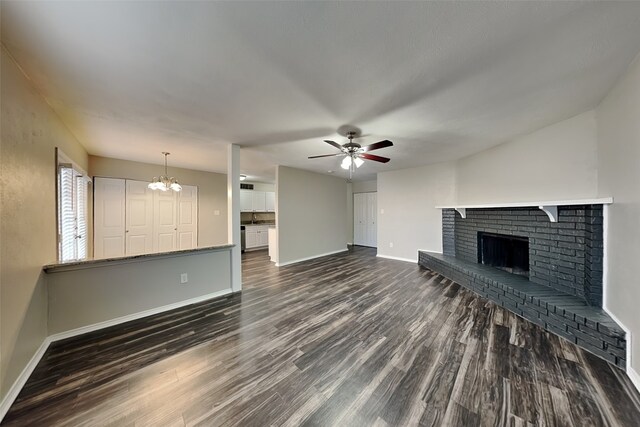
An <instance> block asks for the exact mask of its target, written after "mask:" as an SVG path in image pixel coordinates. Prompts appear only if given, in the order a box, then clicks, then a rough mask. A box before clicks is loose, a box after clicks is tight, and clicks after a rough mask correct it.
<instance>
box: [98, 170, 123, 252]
mask: <svg viewBox="0 0 640 427" xmlns="http://www.w3.org/2000/svg"><path fill="white" fill-rule="evenodd" d="M93 188H94V190H93V191H94V207H93V209H94V211H93V212H94V214H93V216H94V229H95V232H94V244H93V252H94V253H93V256H94V258H96V259H101V258H113V257H120V256H124V255H125V254H126V252H125V248H126V245H125V181H124V180H123V179H113V178H95V180H94V187H93Z"/></svg>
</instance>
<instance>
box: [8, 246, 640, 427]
mask: <svg viewBox="0 0 640 427" xmlns="http://www.w3.org/2000/svg"><path fill="white" fill-rule="evenodd" d="M243 273H244V290H243V293H242V294H241V295H234V296H230V297H227V298H223V299H219V300H216V301H212V302H207V303H201V304H197V305H193V306H189V307H185V308H182V309H178V310H174V311H172V312H169V313H164V314H160V315H156V316H152V317H148V318H145V319H141V320H138V321H133V322H129V323H127V324H124V325H119V326H116V327H113V328H109V329H106V330H102V331H99V332H96V333H91V334H86V335H83V336H80V337H75V338H72V339H69V340H66V341H62V342H57V343H54V344H53V345H52V346H51V347H50V349H49V350H48V351H47V353H46V355H45V357H44V358H43V360H42V361H41V363H40V364H39V365H38V367H37V369H36V370H35V372H34V373H33V375H32V377H31V378H30V380H29V381H28V383H27V385H26V386H25V388H24V390H23V391H22V393H21V394H20V396H19V397H18V399H17V400H16V402H15V403H14V405H13V406H12V408H11V410H10V412H9V413H8V414H7V416H6V417H5V420H4V422H3V425H4V424H6V425H34V426H49V425H68V426H79V425H92V426H93V425H113V426H128V425H131V426H133V425H135V426H173V425H178V426H182V425H207V426H228V425H241V426H269V425H278V426H279V425H290V426H294V425H322V426H361V425H362V426H369V425H375V426H386V425H390V426H391V425H393V426H411V425H425V426H475V425H482V426H489V425H490V426H502V425H509V426H526V425H540V426H543V425H544V426H556V425H557V426H572V425H576V426H582V425H584V426H587V425H588V426H601V425H602V426H617V425H624V426H639V425H640V396H639V395H638V393H637V392H636V391H635V389H634V388H633V386H632V384H631V382H630V381H629V379H628V378H627V377H626V376H625V374H624V372H622V371H620V370H618V369H617V368H615V367H613V366H611V365H609V364H607V363H606V362H604V361H602V360H601V359H599V358H597V357H594V356H592V355H590V354H589V353H586V352H584V351H582V350H580V349H579V348H578V347H576V346H575V345H573V344H571V343H569V342H568V341H564V340H562V339H560V338H558V337H556V336H554V335H549V334H548V333H546V332H544V331H543V330H541V329H540V328H539V327H537V326H536V325H534V324H532V323H529V322H527V321H525V320H523V319H520V318H517V317H516V316H514V315H511V314H510V313H508V312H507V311H505V310H503V309H502V308H500V307H497V306H496V305H494V304H493V303H490V302H488V301H487V300H485V299H483V298H480V297H478V296H476V295H475V294H473V293H471V292H469V291H467V290H465V289H463V288H461V287H460V286H458V285H457V284H455V283H453V282H451V281H450V280H447V279H445V278H444V277H442V276H440V275H437V274H435V273H433V272H431V271H429V270H424V269H421V268H420V267H418V266H417V265H414V264H410V263H405V262H400V261H391V260H386V259H380V258H376V257H375V251H374V250H372V249H366V248H357V247H356V248H355V249H353V250H352V251H350V252H349V253H344V254H339V255H335V256H329V257H325V258H321V259H318V260H314V261H309V262H305V263H300V264H297V265H292V266H288V267H281V268H279V269H278V268H276V267H274V266H273V264H271V263H269V261H268V257H267V254H266V252H264V251H261V252H253V253H247V254H246V255H245V259H244V261H243Z"/></svg>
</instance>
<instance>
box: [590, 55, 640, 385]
mask: <svg viewBox="0 0 640 427" xmlns="http://www.w3.org/2000/svg"><path fill="white" fill-rule="evenodd" d="M597 120H598V178H599V179H598V195H599V196H602V197H605V196H613V199H614V203H613V204H612V205H611V206H610V207H609V208H608V229H607V232H606V233H605V237H606V242H605V247H606V248H607V256H606V266H605V283H606V285H605V296H604V297H605V307H606V308H607V309H608V310H609V311H610V312H611V313H612V314H613V315H614V316H616V317H617V318H618V319H620V321H621V322H622V323H623V324H624V325H625V326H626V327H627V328H629V329H630V331H631V350H632V354H631V367H632V368H633V370H634V371H635V375H638V373H640V314H638V304H639V303H640V279H638V269H637V265H638V260H640V58H636V61H635V62H634V63H633V64H632V65H631V67H630V68H629V71H628V73H627V74H626V75H625V76H624V77H623V78H622V79H621V80H620V81H619V82H618V83H617V84H616V86H615V87H614V88H613V90H612V91H611V92H610V93H609V94H608V95H607V97H606V98H605V99H604V100H603V102H602V103H601V104H600V106H599V107H598V109H597ZM637 380H640V377H637Z"/></svg>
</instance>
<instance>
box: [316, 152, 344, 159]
mask: <svg viewBox="0 0 640 427" xmlns="http://www.w3.org/2000/svg"><path fill="white" fill-rule="evenodd" d="M335 156H344V153H337V154H322V155H320V156H309V158H310V159H317V158H318V157H335Z"/></svg>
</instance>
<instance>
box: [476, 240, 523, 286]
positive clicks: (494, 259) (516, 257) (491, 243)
mask: <svg viewBox="0 0 640 427" xmlns="http://www.w3.org/2000/svg"><path fill="white" fill-rule="evenodd" d="M478 263H479V264H485V265H490V266H492V267H495V268H499V269H500V270H504V271H507V272H509V273H512V274H518V275H521V276H527V277H529V239H528V238H526V237H520V236H509V235H505V234H493V233H484V232H478Z"/></svg>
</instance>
